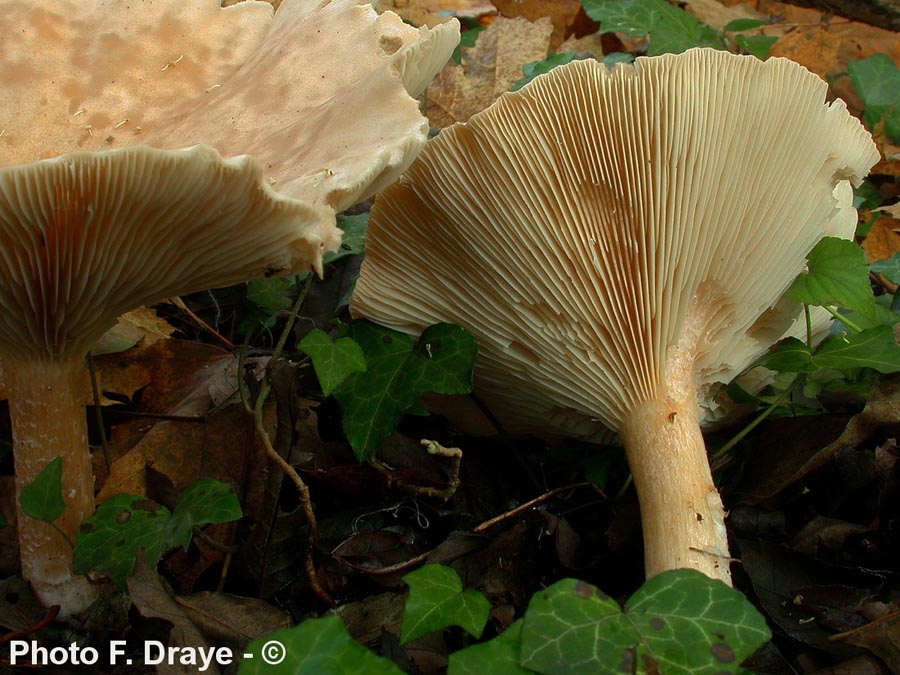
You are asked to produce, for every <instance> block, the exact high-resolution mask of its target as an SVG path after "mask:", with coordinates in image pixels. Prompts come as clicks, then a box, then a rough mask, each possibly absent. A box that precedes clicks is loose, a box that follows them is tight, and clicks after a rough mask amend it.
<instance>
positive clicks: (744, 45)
mask: <svg viewBox="0 0 900 675" xmlns="http://www.w3.org/2000/svg"><path fill="white" fill-rule="evenodd" d="M734 41H735V43H736V44H737V46H738V47H740V48H741V49H742V50H743V51H745V52H747V53H748V54H752V55H753V56H755V57H756V58H758V59H760V60H765V59H766V57H768V56H769V51H770V50H771V49H772V47H773V46H774V45H775V43H776V42H778V36H777V35H735V37H734Z"/></svg>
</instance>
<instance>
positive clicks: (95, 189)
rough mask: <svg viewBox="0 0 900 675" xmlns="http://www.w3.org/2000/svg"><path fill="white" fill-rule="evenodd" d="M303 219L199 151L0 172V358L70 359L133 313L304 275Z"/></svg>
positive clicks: (301, 208) (298, 208)
mask: <svg viewBox="0 0 900 675" xmlns="http://www.w3.org/2000/svg"><path fill="white" fill-rule="evenodd" d="M311 211H313V208H312V207H310V206H308V205H306V204H303V203H302V202H299V201H297V200H294V199H288V198H285V197H282V196H280V195H278V194H276V193H275V192H274V191H273V190H272V189H271V188H270V187H269V185H268V183H267V182H266V181H265V180H264V179H263V177H262V171H261V168H260V166H259V163H258V162H257V161H256V160H254V159H253V158H249V157H238V158H234V159H229V160H223V159H222V158H221V157H220V156H219V155H218V153H216V151H215V150H213V149H211V148H208V147H203V146H201V147H196V148H190V149H187V150H156V149H151V148H147V147H143V146H140V147H133V148H124V149H121V150H110V151H107V152H98V153H91V152H77V153H70V154H68V155H63V156H61V157H57V158H54V159H50V160H44V161H42V162H36V163H32V164H18V165H15V166H12V167H4V168H0V353H2V354H3V356H4V358H24V357H33V356H34V355H42V356H47V357H56V356H64V355H69V354H75V355H76V357H77V358H80V357H81V356H82V355H83V354H84V353H85V352H86V351H87V350H88V348H89V347H90V345H91V343H92V342H93V341H94V340H96V339H97V338H99V336H100V335H101V334H102V333H103V332H104V331H105V330H106V329H107V328H109V327H110V326H112V324H114V323H115V320H116V317H117V316H119V315H120V314H123V313H124V312H126V311H128V310H130V309H133V308H134V307H138V306H140V305H142V304H146V303H150V302H156V301H159V300H163V299H165V298H167V297H170V296H173V295H180V294H184V293H190V292H193V291H198V290H203V289H207V288H216V287H220V286H227V285H230V284H235V283H239V282H241V281H244V280H246V279H251V278H254V277H259V276H263V275H266V274H274V273H278V272H282V271H284V270H291V269H297V268H305V267H308V265H309V264H310V261H311V260H314V259H315V258H316V257H317V256H319V255H320V249H321V247H322V246H323V245H324V242H322V241H321V239H320V238H319V237H318V235H317V234H316V232H315V227H314V226H313V225H308V226H307V229H306V230H304V229H302V228H298V227H297V223H298V222H304V221H305V222H310V221H309V219H308V214H309V212H311Z"/></svg>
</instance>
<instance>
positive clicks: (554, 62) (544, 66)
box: [509, 52, 578, 91]
mask: <svg viewBox="0 0 900 675" xmlns="http://www.w3.org/2000/svg"><path fill="white" fill-rule="evenodd" d="M576 58H578V52H560V53H556V52H550V54H548V55H547V58H546V59H544V60H543V61H532V62H531V63H526V64H525V65H524V66H522V74H523V75H524V77H523V78H522V79H521V80H518V81H517V82H515V83H514V84H513V85H512V86H511V87H510V88H509V90H510V91H518V90H519V89H521V88H522V87H524V86H525V85H526V84H528V83H529V82H531V81H532V80H533V79H534V78H536V77H537V76H538V75H543V74H544V73H549V72H550V71H551V70H553V69H554V68H556V66H563V65H565V64H567V63H570V62H572V61H574V60H575V59H576Z"/></svg>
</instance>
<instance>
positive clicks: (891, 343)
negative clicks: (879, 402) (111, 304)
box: [813, 326, 900, 374]
mask: <svg viewBox="0 0 900 675" xmlns="http://www.w3.org/2000/svg"><path fill="white" fill-rule="evenodd" d="M813 362H814V363H815V365H816V367H818V368H834V369H835V370H849V369H852V368H872V369H874V370H877V371H878V372H879V373H884V374H888V373H896V372H900V346H897V343H896V341H895V340H894V329H893V328H892V327H891V326H874V327H873V328H866V329H865V330H863V331H862V332H860V333H849V334H847V335H836V336H835V337H833V338H830V339H829V340H828V341H826V342H825V343H823V344H822V346H821V347H819V349H818V351H816V353H815V355H814V356H813Z"/></svg>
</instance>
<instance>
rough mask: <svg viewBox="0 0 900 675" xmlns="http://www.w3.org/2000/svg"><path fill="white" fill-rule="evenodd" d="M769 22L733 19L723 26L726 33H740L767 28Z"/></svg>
mask: <svg viewBox="0 0 900 675" xmlns="http://www.w3.org/2000/svg"><path fill="white" fill-rule="evenodd" d="M768 25H769V22H768V21H766V20H765V19H750V18H746V19H734V20H733V21H729V22H728V23H727V24H725V32H726V33H740V32H741V31H744V30H752V29H754V28H759V27H760V26H768Z"/></svg>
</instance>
